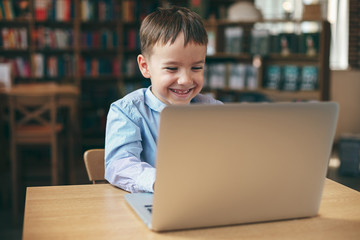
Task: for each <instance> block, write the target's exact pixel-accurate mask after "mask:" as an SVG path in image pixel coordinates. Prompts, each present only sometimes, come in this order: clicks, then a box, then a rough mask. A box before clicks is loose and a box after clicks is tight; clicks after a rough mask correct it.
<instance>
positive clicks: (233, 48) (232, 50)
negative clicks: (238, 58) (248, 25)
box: [225, 26, 243, 54]
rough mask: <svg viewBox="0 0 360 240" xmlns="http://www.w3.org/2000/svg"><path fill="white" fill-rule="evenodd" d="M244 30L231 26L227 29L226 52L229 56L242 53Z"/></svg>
mask: <svg viewBox="0 0 360 240" xmlns="http://www.w3.org/2000/svg"><path fill="white" fill-rule="evenodd" d="M242 41H243V28H242V27H240V26H231V27H226V28H225V52H226V53H228V54H238V53H242Z"/></svg>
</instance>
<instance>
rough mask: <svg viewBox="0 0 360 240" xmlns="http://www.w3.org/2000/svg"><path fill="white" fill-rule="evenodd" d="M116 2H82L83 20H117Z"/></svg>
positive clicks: (113, 0)
mask: <svg viewBox="0 0 360 240" xmlns="http://www.w3.org/2000/svg"><path fill="white" fill-rule="evenodd" d="M116 9H117V7H116V1H115V0H97V1H94V0H81V20H82V21H84V22H86V21H111V20H116V18H117V17H118V14H117V12H116Z"/></svg>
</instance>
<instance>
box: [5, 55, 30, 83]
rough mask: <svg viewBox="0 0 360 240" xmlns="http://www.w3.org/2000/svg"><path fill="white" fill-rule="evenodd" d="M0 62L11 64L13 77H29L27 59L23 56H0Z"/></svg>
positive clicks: (28, 62)
mask: <svg viewBox="0 0 360 240" xmlns="http://www.w3.org/2000/svg"><path fill="white" fill-rule="evenodd" d="M0 62H2V63H10V64H11V73H12V76H13V77H14V78H19V77H20V78H29V77H30V75H31V67H30V61H29V59H26V58H23V57H15V58H0Z"/></svg>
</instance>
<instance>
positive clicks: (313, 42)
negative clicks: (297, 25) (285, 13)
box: [299, 32, 320, 56]
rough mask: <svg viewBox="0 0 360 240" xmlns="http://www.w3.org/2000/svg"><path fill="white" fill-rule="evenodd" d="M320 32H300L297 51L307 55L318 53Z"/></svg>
mask: <svg viewBox="0 0 360 240" xmlns="http://www.w3.org/2000/svg"><path fill="white" fill-rule="evenodd" d="M319 38H320V33H319V32H316V33H302V34H301V36H300V43H299V52H300V53H304V54H306V55H308V56H315V55H316V54H318V53H319Z"/></svg>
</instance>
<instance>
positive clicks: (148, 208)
mask: <svg viewBox="0 0 360 240" xmlns="http://www.w3.org/2000/svg"><path fill="white" fill-rule="evenodd" d="M144 207H145V208H146V209H147V210H148V211H149V213H152V205H144Z"/></svg>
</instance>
